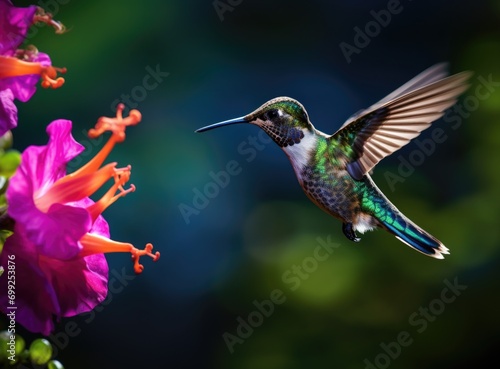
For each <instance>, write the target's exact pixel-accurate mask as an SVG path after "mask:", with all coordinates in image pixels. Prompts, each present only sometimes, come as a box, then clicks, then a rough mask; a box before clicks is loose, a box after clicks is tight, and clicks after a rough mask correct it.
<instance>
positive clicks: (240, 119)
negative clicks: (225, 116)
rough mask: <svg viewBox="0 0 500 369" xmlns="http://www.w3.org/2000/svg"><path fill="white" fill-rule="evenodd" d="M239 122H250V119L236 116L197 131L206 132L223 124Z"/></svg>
mask: <svg viewBox="0 0 500 369" xmlns="http://www.w3.org/2000/svg"><path fill="white" fill-rule="evenodd" d="M238 123H248V120H246V119H245V117H240V118H234V119H229V120H225V121H224V122H219V123H214V124H211V125H209V126H206V127H203V128H199V129H197V130H196V131H195V132H205V131H208V130H211V129H214V128H219V127H222V126H228V125H230V124H238Z"/></svg>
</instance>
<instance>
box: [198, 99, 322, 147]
mask: <svg viewBox="0 0 500 369" xmlns="http://www.w3.org/2000/svg"><path fill="white" fill-rule="evenodd" d="M237 123H250V124H255V125H256V126H259V127H260V128H262V129H263V130H264V131H265V132H266V133H267V134H268V135H269V137H271V138H272V139H273V140H274V142H276V143H277V144H278V145H279V146H280V147H282V148H284V147H287V146H293V145H294V144H298V143H300V141H301V140H302V139H303V138H304V132H306V131H312V130H313V126H312V124H311V122H310V121H309V117H308V116H307V112H306V110H305V109H304V107H303V106H302V104H301V103H299V102H298V101H297V100H294V99H291V98H289V97H277V98H275V99H272V100H269V101H268V102H266V103H265V104H264V105H262V106H261V107H260V108H258V109H257V110H255V111H253V112H252V113H250V114H248V115H245V116H244V117H240V118H236V119H230V120H226V121H224V122H220V123H215V124H212V125H210V126H206V127H203V128H200V129H198V130H197V131H196V132H204V131H208V130H209V129H213V128H217V127H222V126H226V125H229V124H237Z"/></svg>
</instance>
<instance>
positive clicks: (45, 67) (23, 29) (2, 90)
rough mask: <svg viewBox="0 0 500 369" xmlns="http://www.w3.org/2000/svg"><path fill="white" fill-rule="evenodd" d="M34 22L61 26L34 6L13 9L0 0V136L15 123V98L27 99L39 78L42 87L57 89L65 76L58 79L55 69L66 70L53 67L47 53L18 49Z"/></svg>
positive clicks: (60, 28)
mask: <svg viewBox="0 0 500 369" xmlns="http://www.w3.org/2000/svg"><path fill="white" fill-rule="evenodd" d="M35 22H45V23H48V24H50V25H52V26H54V27H55V28H56V30H57V31H56V32H59V33H60V32H62V31H63V29H64V28H63V26H62V25H61V24H60V23H58V22H56V21H54V20H53V19H52V17H51V15H50V14H46V13H45V12H43V10H41V9H40V8H37V7H36V6H30V7H28V8H16V7H14V6H13V5H12V3H11V2H10V1H9V0H0V136H1V135H3V134H4V133H5V132H7V131H8V130H10V129H12V128H14V127H16V126H17V108H16V106H15V105H14V98H15V99H18V100H20V101H22V102H26V101H28V100H29V99H30V98H31V96H33V94H34V93H35V85H36V83H37V82H38V80H39V79H40V78H42V87H45V88H47V87H52V88H57V87H60V86H62V85H63V83H64V78H61V77H59V78H57V72H60V73H65V72H66V69H64V68H62V69H61V68H55V67H52V66H51V61H50V58H49V56H48V55H47V54H44V53H39V52H38V51H37V50H36V49H35V48H33V47H32V48H31V49H28V50H19V49H18V47H19V46H20V45H21V43H22V42H23V41H24V39H25V37H26V34H27V32H28V28H29V27H30V26H31V25H32V24H33V23H35Z"/></svg>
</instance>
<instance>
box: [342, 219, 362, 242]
mask: <svg viewBox="0 0 500 369" xmlns="http://www.w3.org/2000/svg"><path fill="white" fill-rule="evenodd" d="M342 231H343V232H344V234H345V236H346V237H347V238H348V239H350V240H351V241H353V242H359V241H361V238H359V237H358V235H357V234H356V232H354V229H353V228H352V223H342Z"/></svg>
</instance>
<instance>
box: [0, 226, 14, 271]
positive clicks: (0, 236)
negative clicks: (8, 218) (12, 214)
mask: <svg viewBox="0 0 500 369" xmlns="http://www.w3.org/2000/svg"><path fill="white" fill-rule="evenodd" d="M13 233H14V232H12V231H9V230H7V229H0V254H1V253H2V250H3V245H5V241H7V238H9V237H10V236H12V234H13ZM0 275H1V273H0Z"/></svg>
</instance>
